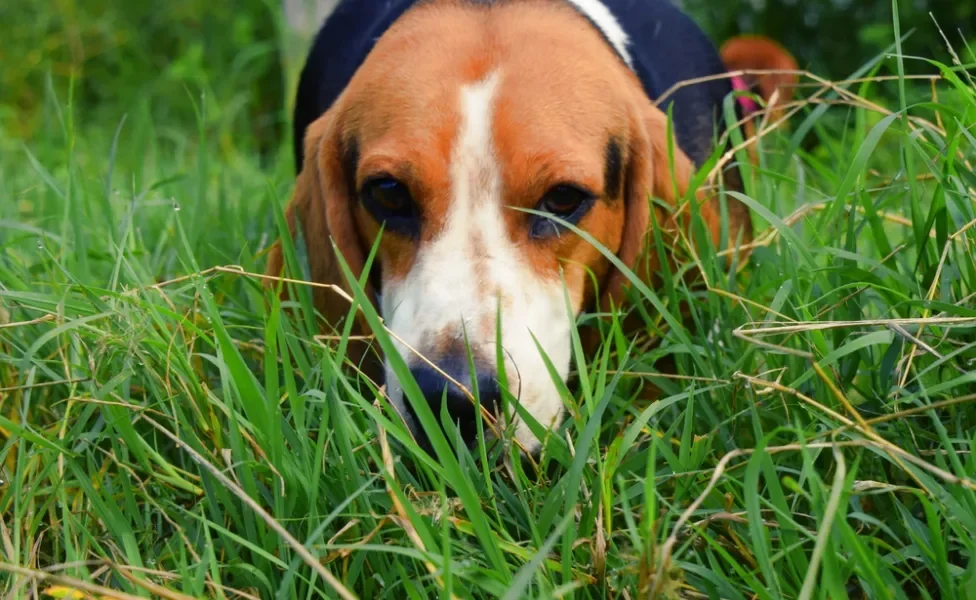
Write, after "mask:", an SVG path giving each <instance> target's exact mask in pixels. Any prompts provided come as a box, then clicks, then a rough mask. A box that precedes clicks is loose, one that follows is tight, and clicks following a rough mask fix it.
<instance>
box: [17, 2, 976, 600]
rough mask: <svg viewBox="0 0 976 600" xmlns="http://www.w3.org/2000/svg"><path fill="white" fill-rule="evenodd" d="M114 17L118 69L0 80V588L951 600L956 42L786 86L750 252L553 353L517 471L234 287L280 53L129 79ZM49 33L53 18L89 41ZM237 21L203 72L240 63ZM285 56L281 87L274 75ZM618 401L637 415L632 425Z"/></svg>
mask: <svg viewBox="0 0 976 600" xmlns="http://www.w3.org/2000/svg"><path fill="white" fill-rule="evenodd" d="M62 4H65V5H71V6H73V5H72V4H71V3H70V2H69V3H62ZM12 10H16V9H12ZM269 10H270V9H269ZM29 14H30V13H29V11H28V12H27V13H14V16H18V15H19V16H18V19H19V20H17V21H15V22H12V21H8V22H7V25H6V26H2V27H0V37H4V36H3V35H2V34H4V33H9V32H10V31H16V32H17V34H18V35H19V36H20V37H18V38H17V39H18V40H20V42H19V45H17V46H16V47H13V49H14V50H17V49H21V46H24V47H25V48H26V47H29V45H30V43H32V41H33V42H37V43H38V44H40V42H39V40H44V39H48V37H49V36H51V35H53V34H52V31H55V32H56V31H59V29H58V27H61V25H57V24H55V25H51V19H31V18H30V17H29ZM255 14H256V16H253V18H254V19H255V20H260V19H262V18H264V17H263V16H262V13H260V12H257V13H255ZM111 15H114V16H113V17H112V18H114V19H117V20H118V21H119V22H118V23H116V22H115V21H113V20H112V19H109V18H108V17H105V18H106V19H108V22H110V23H114V25H113V26H114V27H116V28H117V29H115V30H112V31H113V32H115V33H116V34H117V36H118V37H120V38H121V39H125V40H128V42H127V44H129V45H127V46H124V49H125V52H123V51H122V50H117V51H116V52H114V53H113V50H112V48H113V47H115V46H113V45H112V43H109V42H106V43H107V44H108V46H107V47H105V46H102V47H100V48H99V50H100V52H101V54H99V55H98V57H96V58H98V60H101V61H102V62H99V63H98V64H97V65H96V66H98V65H100V67H99V68H100V69H102V70H94V67H91V66H90V65H89V69H88V71H87V72H80V73H79V74H78V76H77V77H76V78H74V79H71V78H69V77H67V76H65V75H64V74H63V73H61V71H63V69H59V68H58V65H59V64H60V63H58V61H57V60H56V59H52V60H51V61H48V62H45V61H43V60H42V61H38V62H37V63H36V65H35V66H34V67H31V68H26V67H22V68H21V70H20V71H17V72H8V75H10V77H11V79H10V80H8V81H6V83H7V84H9V85H8V86H7V87H6V90H7V91H6V92H5V91H4V90H0V93H4V94H5V95H4V96H0V107H2V108H0V153H2V154H0V465H2V468H3V472H2V476H0V478H2V481H3V482H2V484H0V515H2V519H0V590H2V592H3V593H4V597H11V598H29V597H35V594H38V593H41V592H43V591H44V590H50V589H51V588H52V587H55V586H58V585H68V586H69V587H70V586H73V587H74V588H76V589H81V588H82V587H84V586H83V584H82V583H81V582H87V584H88V587H87V588H85V589H86V590H87V591H88V592H91V594H92V595H95V596H99V595H102V594H107V593H109V592H108V591H107V590H106V589H104V588H107V589H108V590H113V591H114V594H115V596H116V597H124V594H129V595H135V596H142V597H148V596H150V595H157V596H158V597H165V598H179V597H183V596H180V594H183V595H186V596H191V597H206V598H241V597H259V598H289V599H290V598H296V599H297V598H303V599H304V598H317V597H334V598H338V597H346V598H348V597H357V598H411V599H412V598H417V599H419V598H431V597H445V598H449V597H457V598H487V597H499V598H554V597H574V598H639V597H649V595H650V594H651V593H652V592H656V593H657V594H658V595H659V596H660V597H665V598H729V599H740V598H741V599H746V598H748V599H752V598H761V599H766V598H803V599H807V598H953V599H959V600H963V599H967V600H976V533H974V532H976V458H974V455H973V451H974V450H976V435H974V432H976V225H974V221H976V176H974V174H973V168H972V165H973V162H974V161H976V128H974V127H973V125H972V124H973V123H974V122H976V94H974V87H973V79H972V75H971V73H972V70H973V64H974V60H976V59H974V56H973V54H972V53H971V51H970V50H969V49H968V48H966V47H965V46H964V45H963V48H962V50H961V51H960V64H961V65H962V66H955V67H951V68H950V67H947V66H945V65H943V64H940V63H936V62H931V61H926V60H923V59H920V58H915V57H902V56H901V55H900V53H899V52H898V50H897V47H895V46H893V47H892V50H891V56H893V57H895V58H891V57H887V56H881V57H879V60H878V63H877V65H866V67H865V69H864V73H862V74H859V76H860V75H865V76H867V77H868V78H871V77H874V76H876V75H883V74H892V73H893V74H895V75H898V74H903V73H905V72H906V68H908V69H909V70H910V71H911V72H923V73H929V74H933V75H937V76H940V77H939V78H938V81H937V82H936V85H935V89H936V91H937V92H938V93H937V95H936V96H934V97H933V96H932V93H931V89H930V88H929V86H928V83H927V82H919V81H917V80H906V79H905V78H904V77H901V78H899V80H898V81H895V82H894V86H895V87H893V88H891V87H889V88H888V90H889V91H890V90H895V92H896V95H895V96H893V97H895V98H899V100H897V101H896V102H895V103H894V104H891V105H890V106H888V107H887V108H885V107H884V106H883V104H884V101H882V100H879V98H881V97H882V96H881V95H880V91H881V88H882V87H883V86H884V85H888V84H885V83H883V82H882V81H881V80H880V79H877V78H874V79H871V80H870V81H867V82H858V83H853V84H849V85H844V86H841V87H842V88H843V94H842V95H840V94H839V93H838V92H837V91H834V92H829V91H828V90H825V89H820V88H818V87H810V88H808V89H807V95H808V96H810V97H811V98H812V100H810V101H808V102H803V103H800V104H799V105H797V107H796V114H794V115H793V117H792V119H791V131H787V132H782V133H777V134H775V135H772V136H770V137H769V138H768V139H766V140H764V142H763V152H762V160H761V163H760V165H759V167H758V168H757V169H756V171H755V173H756V181H755V185H750V186H749V187H748V189H747V190H746V193H745V195H743V196H739V197H740V198H741V199H742V200H743V201H745V202H747V203H748V204H749V205H750V206H751V207H752V208H753V214H754V218H755V222H756V226H757V229H758V232H759V233H758V241H759V242H760V243H759V245H758V246H757V247H756V248H755V249H754V251H753V253H752V255H751V257H750V260H749V262H748V264H746V265H738V266H737V269H736V271H735V272H732V271H729V270H725V269H723V263H722V261H719V260H717V259H716V256H715V252H714V250H713V249H710V248H708V247H706V245H704V244H696V245H695V247H694V253H693V254H692V253H686V254H687V256H688V259H687V261H686V263H687V264H686V265H685V266H684V267H685V268H689V267H691V266H693V265H694V264H697V265H699V266H700V267H701V268H702V270H703V273H704V276H705V277H704V279H705V280H706V282H707V286H704V287H696V288H689V287H687V286H685V285H684V284H681V283H680V281H681V280H680V279H679V278H677V277H671V276H667V277H665V280H666V283H665V285H664V286H663V287H662V288H660V289H657V290H649V289H646V288H639V287H638V288H635V289H634V290H633V291H632V293H633V294H634V297H635V299H636V300H637V303H638V304H639V306H640V310H641V311H642V313H641V314H643V315H644V318H645V322H646V331H645V334H644V335H641V336H639V337H638V338H637V339H628V338H626V337H624V336H623V335H622V334H621V333H620V331H619V329H617V328H616V327H615V322H612V323H610V324H609V325H607V326H606V328H605V334H606V340H607V341H606V343H605V344H604V345H603V347H602V350H601V351H600V352H599V353H598V354H597V355H595V356H591V357H586V356H584V355H583V354H582V353H581V352H579V351H577V353H576V354H575V362H574V364H575V367H576V368H577V370H578V371H579V372H580V374H581V380H582V381H581V384H580V385H579V386H578V388H575V389H573V390H571V391H570V392H571V393H567V396H566V400H567V403H568V405H569V406H570V408H571V410H570V413H571V416H570V418H569V419H568V420H567V422H566V424H565V426H564V427H562V428H561V429H560V430H559V431H558V432H556V435H554V436H553V437H552V438H551V439H549V441H548V442H547V445H546V448H545V450H544V452H543V454H542V455H541V457H540V458H539V459H538V464H537V465H532V464H526V463H523V462H522V461H520V460H518V459H517V457H516V456H514V455H505V452H504V451H503V450H501V449H500V448H498V447H489V448H484V447H483V445H482V447H479V448H477V449H475V450H473V451H471V452H467V451H462V452H460V454H459V455H457V456H455V454H454V453H453V452H451V451H449V445H450V443H451V440H450V439H448V438H447V437H444V436H440V435H435V436H434V437H435V438H436V440H435V441H437V442H439V443H438V444H436V445H437V446H438V447H439V449H438V452H437V453H436V455H435V456H432V457H431V456H427V455H425V454H423V453H422V452H421V451H420V450H419V449H418V448H417V447H416V445H415V444H413V443H412V441H411V440H410V438H409V435H408V434H407V432H406V431H405V430H404V428H403V426H402V425H401V424H400V423H399V422H398V421H397V419H396V417H395V416H394V415H393V413H392V412H391V411H390V410H389V409H388V408H387V407H386V406H385V405H384V404H383V403H382V402H380V401H379V400H378V398H379V395H378V394H377V391H376V389H375V387H374V386H372V385H370V384H369V383H368V382H364V381H360V380H359V379H357V377H356V375H355V373H354V370H352V369H351V368H348V365H347V364H346V362H347V361H346V360H345V358H344V345H341V344H336V343H330V344H324V343H320V342H317V341H316V340H315V337H314V335H315V334H316V333H317V331H316V330H315V329H314V319H313V317H312V315H310V314H308V313H307V311H306V309H305V305H304V304H302V303H298V304H296V305H294V306H293V308H294V309H295V311H294V313H293V314H292V313H287V312H285V311H283V310H282V307H281V306H280V305H279V304H278V303H276V302H269V301H268V300H269V298H268V296H267V295H266V294H265V292H264V291H263V290H262V288H261V286H260V285H259V284H258V282H257V281H256V279H255V278H254V277H252V276H250V275H248V273H252V274H253V273H260V272H261V271H262V269H263V260H264V256H263V252H264V251H265V250H266V249H267V247H268V245H269V243H270V242H271V241H273V239H274V237H275V235H276V233H275V232H276V227H277V225H276V218H275V215H276V212H277V211H278V210H280V207H281V206H282V205H283V203H284V202H285V201H286V200H287V198H288V197H289V195H290V191H291V188H292V185H293V179H294V178H293V176H292V165H291V162H290V158H289V157H288V153H289V152H288V145H287V140H283V139H282V140H279V141H278V142H275V144H273V146H272V150H271V151H270V153H265V154H260V153H259V149H260V148H261V147H262V144H261V143H259V142H258V140H256V139H255V136H258V135H264V134H260V133H254V131H255V127H258V126H257V125H255V124H254V123H252V121H251V119H250V117H249V113H248V111H247V107H249V106H250V104H249V103H250V102H252V100H251V98H252V95H251V94H252V93H253V92H254V90H255V89H256V86H259V82H261V81H267V73H268V72H269V70H270V72H272V73H276V72H278V71H277V63H276V62H275V61H274V60H270V59H269V62H267V63H266V64H265V65H264V67H263V68H260V69H259V68H254V69H249V68H247V67H245V66H241V65H242V64H243V65H246V64H248V63H247V61H244V59H241V61H243V62H238V63H234V64H237V66H238V67H240V68H237V69H234V68H231V66H230V65H228V64H224V63H221V62H219V61H217V62H212V63H208V61H201V60H200V59H199V56H200V55H199V52H200V51H201V50H200V49H199V48H196V49H194V48H195V47H193V46H190V47H184V46H180V45H179V44H176V45H175V46H174V48H175V49H173V48H170V51H172V52H176V57H175V58H176V59H179V60H175V59H174V63H179V64H182V65H183V66H184V67H185V66H186V65H187V64H189V63H191V62H192V63H193V65H195V68H194V69H192V70H191V73H190V75H186V73H185V72H180V71H178V70H177V69H175V68H174V69H167V70H164V71H160V72H154V71H152V70H151V69H148V66H151V65H152V64H154V63H152V61H148V59H145V57H146V56H149V55H152V54H151V49H150V48H149V47H148V46H146V47H143V46H140V45H139V44H140V43H142V44H148V42H146V41H145V40H143V41H142V42H139V41H138V40H136V41H132V40H134V39H135V38H133V37H132V35H131V34H132V32H131V31H127V30H125V29H124V27H125V26H127V25H126V23H127V21H125V19H124V16H125V11H124V10H123V9H121V8H118V7H117V10H116V12H115V13H111ZM8 16H10V15H9V14H8ZM85 18H88V19H89V20H87V21H86V20H85ZM235 18H236V17H235ZM79 19H80V20H79V21H78V23H80V24H78V23H76V24H75V25H70V26H69V25H65V27H68V28H69V29H70V28H71V27H75V28H76V29H70V31H75V32H77V31H82V32H85V31H88V30H89V29H86V27H88V26H89V25H90V26H91V27H90V29H91V30H93V31H97V30H99V29H98V27H97V26H96V25H97V24H98V23H100V22H101V21H97V20H95V17H92V16H91V15H88V17H84V18H82V17H79ZM2 20H4V19H0V21H2ZM180 23H183V24H182V25H180ZM901 25H902V27H904V24H901ZM180 26H185V27H186V29H178V28H177V27H180ZM3 27H6V30H5V29H4V28H3ZM172 27H174V28H177V29H175V31H176V37H178V38H180V39H193V35H192V34H193V31H195V30H194V29H192V27H190V26H189V25H186V24H185V23H184V22H182V21H179V22H177V21H174V22H173V24H172ZM241 29H244V30H247V28H246V27H245V26H243V25H241V26H240V27H237V28H236V29H235V27H227V28H226V30H224V29H221V30H217V31H216V32H215V33H214V34H213V35H212V36H211V37H209V38H208V39H207V44H205V45H204V46H205V48H204V49H203V52H204V53H205V54H204V55H205V56H209V57H210V58H213V57H214V56H216V57H217V59H219V57H221V56H229V57H231V58H228V59H227V61H230V62H232V59H233V57H235V56H236V57H238V58H239V57H241V56H247V55H254V56H257V55H261V53H262V52H265V51H268V48H269V42H268V40H258V41H254V42H253V44H252V45H244V46H240V40H241V39H242V38H241V36H242V35H243V34H241V33H240V30H241ZM247 31H250V30H247ZM32 36H33V37H32ZM235 36H236V37H235ZM68 37H69V38H71V39H74V38H73V37H72V36H68ZM78 39H80V40H82V42H83V43H89V44H90V43H91V41H90V38H89V37H85V36H84V35H81V36H79V37H78ZM99 39H100V38H99ZM112 39H115V38H112ZM243 39H244V41H245V42H247V40H248V39H250V38H248V37H247V36H246V35H244V36H243ZM893 39H894V38H893ZM85 40H88V41H87V42H85ZM271 42H272V43H271V44H270V47H281V48H286V47H288V46H289V45H290V42H289V43H285V41H283V38H281V39H279V38H274V39H272V40H271ZM119 44H121V42H119ZM234 44H238V46H236V47H235V46H234ZM40 45H41V46H42V47H43V44H40ZM215 49H216V50H215ZM140 51H142V52H141V53H140ZM208 52H209V53H211V54H206V53H208ZM214 52H215V53H216V54H213V53H214ZM249 53H250V54H249ZM55 54H56V52H55V51H52V56H54V55H55ZM292 54H294V56H292ZM24 55H25V56H26V55H27V53H26V51H25V54H24ZM153 56H154V55H153ZM281 56H292V57H291V58H288V59H283V60H284V63H285V64H286V66H287V68H286V70H285V71H284V73H283V74H280V73H279V75H278V78H279V81H285V82H287V84H286V86H285V88H286V89H288V90H290V87H288V86H290V85H291V84H292V83H291V82H293V81H294V73H295V70H296V69H297V68H298V66H299V63H298V62H297V59H296V58H295V57H298V56H300V53H289V52H284V53H283V54H281ZM106 57H107V58H106ZM127 57H131V60H130V61H129V62H127ZM109 59H111V60H109ZM217 59H214V60H217ZM93 60H94V59H93ZM135 61H144V62H138V63H136V62H135ZM130 62H131V63H132V64H130ZM31 64H34V63H31ZM106 65H108V66H106ZM113 65H122V66H123V67H125V66H126V65H129V66H128V67H127V68H122V70H121V71H118V73H122V75H120V77H122V78H128V79H125V81H121V80H120V81H119V84H118V85H119V90H120V92H119V95H118V97H113V96H112V95H111V94H107V95H104V96H99V97H97V98H95V99H93V98H92V96H91V94H92V90H93V89H102V90H104V89H111V86H112V85H115V80H113V79H112V75H111V74H112V73H113V72H117V71H114V70H113V69H115V67H114V66H113ZM110 67H111V68H110ZM143 67H145V68H143ZM93 70H94V72H92V71H93ZM11 73H12V74H11ZM17 73H21V74H22V78H21V79H16V77H15V75H17ZM138 78H142V79H141V80H137V79H138ZM272 79H273V77H272ZM807 81H809V80H807ZM18 82H19V83H18ZM18 85H19V86H20V87H17V86H18ZM10 86H14V87H10ZM899 88H900V89H899ZM897 92H900V93H897ZM885 97H889V98H890V97H892V96H890V95H889V96H885ZM96 99H97V102H96V101H95V100H96ZM889 104H890V101H889ZM278 116H279V117H280V115H278ZM273 120H274V119H272V121H273ZM261 127H263V125H262V126H261ZM258 128H259V129H260V127H258ZM262 131H264V130H262ZM265 133H266V131H265ZM249 136H251V137H249ZM804 136H805V137H806V138H807V140H809V139H815V140H816V141H817V142H818V143H817V144H816V145H814V146H811V145H810V144H808V143H802V144H801V143H800V142H801V138H803V137H804ZM740 158H741V153H740ZM686 250H687V248H686ZM296 256H298V257H299V258H300V256H301V248H298V252H297V253H296ZM738 267H741V268H738ZM306 291H307V290H306ZM679 303H688V304H689V306H690V309H689V310H690V318H689V319H688V320H687V324H686V325H682V324H681V323H682V322H681V320H680V317H679V316H678V315H677V313H676V306H678V304H679ZM375 317H376V316H375V314H372V313H371V314H370V315H369V318H370V319H373V320H374V321H375ZM669 324H670V325H669ZM673 324H678V325H679V326H678V327H674V326H672V325H673ZM377 337H378V342H379V343H381V344H388V343H389V340H388V339H386V336H384V334H383V333H382V331H380V332H379V333H378V335H377ZM662 359H668V360H670V361H672V362H673V364H674V372H675V373H674V374H662V373H659V372H658V371H656V370H655V365H656V364H659V363H658V361H660V360H662ZM649 385H654V386H657V387H659V388H660V390H661V393H660V397H659V399H658V400H657V401H656V402H653V403H647V402H642V401H640V400H638V399H637V396H638V394H639V393H640V391H641V389H642V388H643V387H646V386H649ZM408 387H409V386H408ZM431 418H433V416H432V415H431ZM91 586H97V587H91ZM55 589H56V587H55Z"/></svg>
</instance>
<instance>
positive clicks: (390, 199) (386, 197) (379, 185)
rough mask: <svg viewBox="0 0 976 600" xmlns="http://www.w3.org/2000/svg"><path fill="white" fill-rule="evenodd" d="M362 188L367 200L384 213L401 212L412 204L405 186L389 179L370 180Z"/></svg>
mask: <svg viewBox="0 0 976 600" xmlns="http://www.w3.org/2000/svg"><path fill="white" fill-rule="evenodd" d="M363 187H364V191H365V192H366V195H368V196H369V200H370V201H372V202H373V203H374V204H375V205H376V206H377V208H381V209H383V210H385V211H390V212H401V211H403V210H404V209H407V208H409V207H410V206H411V205H412V204H413V199H412V198H411V197H410V190H408V189H407V186H405V185H403V184H402V183H400V182H399V181H397V180H396V179H393V178H391V177H381V178H377V179H372V180H370V181H367V182H366V185H365V186H363Z"/></svg>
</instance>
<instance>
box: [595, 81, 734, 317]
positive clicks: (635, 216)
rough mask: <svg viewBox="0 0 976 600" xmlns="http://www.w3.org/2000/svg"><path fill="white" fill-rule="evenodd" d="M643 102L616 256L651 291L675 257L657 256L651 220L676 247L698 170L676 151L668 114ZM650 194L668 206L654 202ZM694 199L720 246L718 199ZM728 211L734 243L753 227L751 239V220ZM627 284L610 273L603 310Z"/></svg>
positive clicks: (614, 272) (630, 156) (614, 271)
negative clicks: (741, 232) (683, 204)
mask: <svg viewBox="0 0 976 600" xmlns="http://www.w3.org/2000/svg"><path fill="white" fill-rule="evenodd" d="M641 104H642V106H641V107H640V110H639V111H638V116H637V117H635V119H634V122H633V123H632V135H631V142H630V146H629V148H628V162H627V170H626V177H627V184H626V189H625V194H626V197H625V202H626V208H625V213H624V229H623V236H622V238H621V244H620V249H619V251H618V252H617V257H618V258H619V259H620V261H621V262H623V263H624V264H625V265H627V266H628V267H629V268H630V269H631V270H632V271H633V272H634V274H635V275H636V276H637V277H638V278H640V280H641V281H643V282H644V283H646V284H647V285H648V286H649V287H651V288H652V289H653V288H654V287H655V286H656V282H655V277H656V276H655V274H656V273H657V272H658V271H659V270H660V268H661V266H662V263H663V261H666V260H670V258H671V257H670V254H669V255H668V256H665V257H661V256H659V255H658V253H657V252H656V250H655V248H654V227H652V219H653V220H654V222H656V224H657V227H658V228H659V229H660V230H661V232H662V235H663V236H664V240H665V245H666V246H667V245H669V244H676V243H678V236H677V234H678V232H679V230H687V228H688V225H689V223H690V222H691V219H690V215H691V211H690V210H689V208H688V207H684V208H683V209H682V210H680V211H678V208H679V204H680V203H681V202H682V200H683V199H684V198H685V196H686V195H687V193H688V188H689V185H690V183H691V179H692V177H693V176H694V173H695V167H694V164H693V163H692V162H691V159H690V158H688V155H687V154H685V153H684V152H683V151H682V150H681V149H680V148H679V147H678V143H677V140H674V141H673V142H672V143H671V144H669V140H668V127H667V115H665V114H664V113H663V112H662V111H661V110H660V109H658V108H657V107H655V106H653V105H652V104H651V103H650V102H649V101H646V100H645V101H643V102H642V103H641ZM672 139H673V137H672ZM651 196H653V197H654V198H655V199H657V200H659V201H661V202H663V204H665V205H666V206H667V207H668V208H665V207H664V206H661V205H660V203H659V202H655V201H653V200H652V199H651ZM694 201H695V202H697V206H698V212H699V214H700V215H701V217H702V219H704V221H705V223H706V225H707V226H708V230H709V233H710V234H711V236H712V242H713V243H714V244H718V242H719V239H720V238H719V236H720V231H721V221H720V219H721V217H720V211H719V209H718V206H717V202H718V201H717V200H716V199H715V198H712V197H709V196H707V195H706V193H705V191H704V190H699V191H698V192H697V193H696V194H695V197H694ZM729 212H730V217H731V219H732V221H733V222H731V223H730V227H729V232H730V236H731V239H735V236H736V235H737V234H738V231H739V229H741V228H743V227H746V228H749V229H748V230H747V231H745V232H744V234H745V237H746V238H748V237H749V235H750V234H751V227H750V225H749V223H748V219H746V220H745V222H740V219H737V217H735V216H734V215H735V214H738V212H737V211H729ZM626 282H627V278H626V276H625V275H624V274H623V273H621V272H620V271H619V270H618V269H616V268H614V269H612V271H611V274H610V277H609V278H608V281H607V285H606V288H605V290H604V292H603V298H602V299H601V302H600V306H601V309H603V310H606V309H608V308H609V303H610V302H612V303H613V304H614V305H615V306H617V307H620V306H621V305H622V302H623V300H624V296H623V286H624V284H625V283H626Z"/></svg>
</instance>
